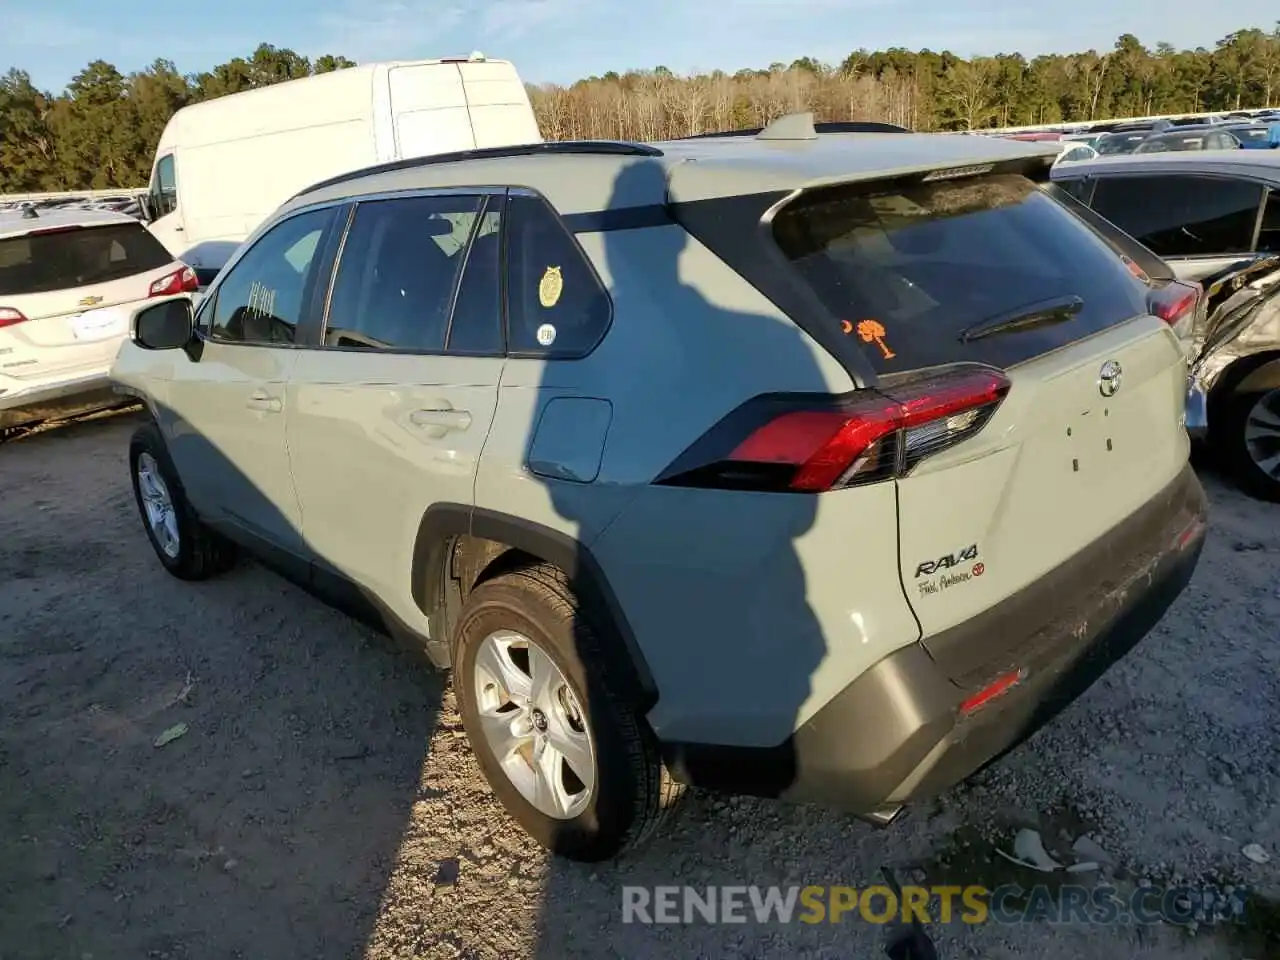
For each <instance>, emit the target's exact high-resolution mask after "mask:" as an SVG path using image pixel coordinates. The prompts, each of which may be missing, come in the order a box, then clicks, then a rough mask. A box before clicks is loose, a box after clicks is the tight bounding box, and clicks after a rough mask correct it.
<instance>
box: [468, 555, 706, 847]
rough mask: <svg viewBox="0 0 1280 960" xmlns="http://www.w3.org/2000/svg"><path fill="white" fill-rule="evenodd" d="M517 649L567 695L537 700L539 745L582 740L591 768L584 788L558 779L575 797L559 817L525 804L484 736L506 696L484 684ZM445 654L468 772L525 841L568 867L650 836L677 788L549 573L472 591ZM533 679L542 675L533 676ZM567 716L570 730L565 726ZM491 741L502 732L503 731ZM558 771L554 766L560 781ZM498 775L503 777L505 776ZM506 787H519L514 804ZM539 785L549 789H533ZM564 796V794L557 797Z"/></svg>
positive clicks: (525, 770)
mask: <svg viewBox="0 0 1280 960" xmlns="http://www.w3.org/2000/svg"><path fill="white" fill-rule="evenodd" d="M513 637H514V638H516V639H514V640H513V639H511V638H513ZM495 638H501V639H495ZM521 640H524V641H527V643H528V645H529V646H528V647H526V648H523V649H525V650H526V663H527V664H529V665H532V664H533V663H534V662H535V661H534V656H535V654H534V651H533V648H534V647H536V649H537V650H538V651H541V653H543V654H545V655H546V657H547V658H548V659H549V660H550V662H551V664H552V665H554V667H555V670H556V671H557V672H558V675H557V677H556V683H560V684H562V685H563V687H564V688H567V690H568V694H565V695H563V696H562V697H559V698H557V697H553V696H549V697H547V698H544V700H545V701H546V702H548V703H550V704H552V706H549V707H548V709H547V713H546V714H545V715H544V723H547V722H548V721H546V720H545V717H548V716H549V717H551V719H550V721H549V726H546V725H544V726H543V728H542V729H543V730H545V731H547V732H546V733H545V735H544V736H545V737H546V738H547V742H548V743H551V744H555V743H557V742H559V743H564V742H566V740H565V732H566V731H570V732H573V734H574V739H575V741H576V742H577V744H578V746H579V747H580V746H581V742H582V736H581V735H579V734H577V733H576V731H578V730H579V729H580V730H581V731H582V734H585V738H586V740H587V741H589V743H588V746H589V749H590V751H591V755H592V759H593V761H594V762H593V768H594V770H593V774H594V775H593V777H592V780H593V782H592V783H591V784H590V785H589V786H588V785H586V783H585V778H582V779H578V778H571V777H570V776H569V775H568V774H565V775H564V776H563V777H562V778H561V779H560V782H561V784H562V785H563V784H564V783H565V782H567V781H569V780H571V779H572V780H575V781H576V784H577V786H578V787H582V788H583V789H581V790H579V791H578V792H577V794H576V800H575V801H574V802H573V803H567V804H565V805H564V806H563V807H561V810H560V815H559V816H552V815H550V814H549V813H547V812H545V809H540V808H539V806H537V805H535V803H534V802H533V800H532V799H531V798H530V797H529V796H528V795H527V794H528V790H529V786H528V782H527V779H528V778H529V777H533V775H532V773H531V771H530V767H531V765H530V764H529V763H528V762H527V761H526V760H523V759H521V758H520V756H519V755H518V754H511V753H505V756H506V758H507V766H505V767H504V765H503V761H502V760H501V759H500V758H499V754H498V752H497V751H496V750H495V747H494V745H493V742H492V741H491V739H490V737H489V735H487V734H486V732H485V730H486V727H485V722H486V721H485V718H486V717H487V718H488V722H489V723H490V724H491V725H492V724H495V723H497V721H496V720H495V719H493V718H494V717H495V716H497V714H496V713H495V710H494V705H495V704H496V703H498V702H499V701H501V700H503V699H504V697H505V696H506V695H507V693H508V692H509V691H507V690H506V689H505V687H506V685H505V684H503V683H498V684H497V685H496V686H497V687H498V688H499V689H497V690H495V689H494V687H495V684H493V683H492V682H489V681H492V680H493V679H494V678H495V676H496V673H497V671H495V670H494V669H493V666H494V665H495V663H497V661H495V659H494V653H495V651H496V650H499V649H501V648H502V647H503V645H504V644H506V645H507V647H506V648H507V649H508V650H509V651H510V653H508V654H507V656H506V660H505V661H503V662H504V663H507V664H510V663H518V662H519V661H520V656H519V653H520V650H521V649H522V648H521V646H520V642H521ZM454 643H455V649H454V658H453V663H454V678H453V679H454V689H455V692H456V695H457V699H458V706H459V710H460V712H461V714H462V723H463V726H464V727H465V728H466V731H467V736H468V738H469V739H470V741H471V745H472V749H473V750H474V752H475V755H476V760H477V762H478V763H479V765H480V769H481V771H482V772H483V773H484V776H485V779H486V780H488V782H489V786H490V787H491V788H492V789H493V792H494V793H495V794H496V795H497V797H498V799H499V800H501V801H502V804H503V806H505V807H506V808H507V811H508V812H509V813H510V814H511V815H512V816H513V817H514V818H515V819H516V820H517V821H518V822H519V823H520V825H521V826H522V827H524V829H525V831H526V832H528V834H529V835H530V836H531V837H533V839H534V840H536V841H537V842H538V843H539V844H541V845H542V846H543V847H545V848H546V849H548V850H550V851H551V852H552V853H555V854H558V855H560V856H563V857H566V858H568V859H571V860H578V861H583V862H598V861H601V860H607V859H610V858H611V857H614V856H616V855H617V854H619V853H621V852H622V851H623V850H624V849H626V848H627V847H629V846H634V845H636V844H638V843H640V842H642V841H643V840H645V839H646V838H648V837H649V836H650V835H651V834H652V832H653V830H654V829H655V828H656V827H657V825H658V823H659V822H660V821H661V819H662V816H663V814H664V813H665V812H667V811H668V810H669V809H671V807H672V806H673V805H674V803H675V800H676V798H677V797H678V795H679V793H680V791H681V788H680V786H679V785H678V784H675V783H674V782H673V781H672V780H671V779H670V777H669V776H668V775H667V773H666V770H665V769H664V768H663V765H662V762H661V759H660V757H659V754H658V747H657V743H656V741H655V739H654V737H653V734H652V732H651V731H650V730H649V729H648V728H647V727H646V726H645V725H644V724H643V722H642V721H641V720H640V718H639V717H638V716H637V715H636V712H635V711H634V710H633V709H632V708H631V707H630V706H629V705H628V702H627V699H626V698H625V697H624V696H623V695H622V694H621V689H622V688H621V686H620V685H618V684H617V682H616V680H617V677H616V675H613V674H611V672H610V667H609V660H608V658H607V657H606V656H605V649H604V647H603V646H602V641H601V635H600V634H599V633H598V632H597V631H596V629H594V627H593V625H591V624H588V623H587V622H586V620H585V618H584V617H583V616H582V615H581V613H580V608H579V604H578V602H577V599H576V598H575V597H574V594H573V592H572V590H571V589H570V587H569V584H568V582H567V580H566V578H565V576H564V574H563V573H562V572H561V571H560V570H559V569H558V568H556V567H553V566H550V565H546V564H541V565H536V566H529V567H524V568H521V569H518V570H515V571H511V572H508V573H504V574H502V575H500V576H497V577H494V578H493V579H492V580H488V581H485V582H482V583H481V584H479V585H478V586H477V587H476V588H475V589H474V590H473V591H472V593H471V596H470V597H469V598H468V600H467V603H466V606H465V607H464V608H463V611H462V615H461V617H460V618H459V623H458V629H457V632H456V633H455V637H454ZM527 672H529V673H530V675H531V676H532V675H533V674H534V672H535V671H534V669H533V667H532V666H530V668H529V670H528V671H527ZM543 675H544V676H545V675H548V674H547V673H546V672H545V668H544V672H543ZM482 687H487V688H488V689H482ZM482 701H483V702H482ZM566 701H567V702H566ZM482 713H483V716H482ZM537 713H538V711H537V710H532V709H530V708H525V715H526V716H527V717H528V718H529V719H528V727H529V734H530V735H531V736H532V741H530V742H531V743H532V742H533V741H536V740H537V739H538V736H539V734H538V733H537V730H536V729H535V728H536V726H537V724H536V720H537ZM575 713H576V716H577V718H578V721H579V722H578V723H577V724H574V723H573V719H574V714H575ZM518 714H520V709H518V708H516V712H514V713H508V714H504V715H503V716H504V719H503V721H502V723H503V724H504V725H505V724H506V720H505V716H511V717H513V718H517V719H515V720H513V721H512V722H513V723H516V724H518V725H520V724H524V723H525V721H524V720H521V719H519V718H518V717H517V715H518ZM566 723H567V724H568V726H565V724H566ZM523 728H524V727H523V726H522V727H521V729H523ZM501 729H503V730H504V731H508V730H509V729H512V728H511V727H510V726H509V725H505V726H503V727H502V728H501ZM557 731H560V736H559V738H558V739H557ZM559 755H560V756H561V757H567V756H569V755H570V754H569V753H567V752H566V753H561V754H559ZM574 755H576V756H581V754H580V753H575V754H574ZM552 763H555V761H554V760H553V761H552ZM567 766H568V761H567V760H566V761H565V765H564V766H563V767H561V769H562V770H563V769H565V768H566V767H567ZM508 769H513V770H514V771H515V773H514V774H512V773H508ZM516 775H519V777H520V779H522V780H525V781H526V782H525V791H524V792H522V790H521V787H520V786H518V785H517V779H515V777H516ZM533 779H535V780H536V779H537V778H536V777H533ZM547 782H549V778H547V779H544V780H543V783H544V784H545V783H547ZM565 789H566V793H568V791H569V788H568V787H566V788H565ZM543 797H544V799H545V797H546V791H545V790H544V791H543ZM544 808H545V804H544Z"/></svg>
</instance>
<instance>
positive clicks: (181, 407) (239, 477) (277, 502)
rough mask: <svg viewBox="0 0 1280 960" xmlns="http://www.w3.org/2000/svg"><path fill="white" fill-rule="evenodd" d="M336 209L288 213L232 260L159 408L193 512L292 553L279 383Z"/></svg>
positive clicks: (296, 535) (295, 514) (291, 502)
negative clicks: (194, 348)
mask: <svg viewBox="0 0 1280 960" xmlns="http://www.w3.org/2000/svg"><path fill="white" fill-rule="evenodd" d="M335 214H336V211H335V210H334V209H333V208H323V209H317V210H309V211H304V212H302V213H298V214H295V215H294V216H292V217H289V218H288V219H286V220H284V221H282V222H281V223H279V224H277V225H276V226H275V227H273V228H271V229H270V230H269V231H267V232H266V233H265V234H263V235H262V237H260V238H259V239H258V240H257V241H256V242H255V243H254V244H253V246H252V247H251V248H249V250H248V251H246V252H245V253H244V254H243V256H242V257H241V258H240V259H239V260H238V261H237V262H236V263H235V264H234V265H232V266H231V268H230V269H229V270H228V272H227V273H226V275H225V276H223V277H222V278H221V280H220V282H219V283H218V284H217V286H216V287H214V288H213V289H212V290H211V291H210V293H209V295H208V296H207V297H206V298H205V300H204V302H203V303H202V304H201V308H200V312H199V315H198V317H197V335H198V337H199V340H200V344H199V351H198V353H194V354H193V355H194V356H195V357H196V359H192V358H191V356H188V355H186V354H178V360H177V361H176V365H175V369H174V375H173V381H172V383H171V384H170V392H169V399H170V404H171V406H172V409H171V410H169V411H166V412H165V414H163V418H164V419H165V420H166V422H165V424H164V427H165V429H166V432H167V435H168V444H169V451H170V454H171V456H172V457H173V460H174V463H175V464H176V465H177V468H178V472H179V475H180V476H181V478H182V482H183V486H184V487H185V488H186V491H187V495H188V497H189V498H190V499H191V502H192V504H193V505H194V506H195V508H196V510H197V511H199V513H200V514H201V515H202V516H204V517H205V518H206V519H208V520H210V521H213V522H222V523H226V524H230V525H232V526H234V527H235V528H236V531H237V532H238V533H240V534H241V535H243V536H246V537H248V538H251V539H252V540H254V541H255V542H256V545H257V546H259V547H276V548H281V549H283V550H284V551H286V552H287V554H290V555H293V556H296V557H306V556H307V550H306V546H305V540H304V539H303V536H302V532H301V528H302V523H301V513H300V511H299V508H298V498H297V494H296V492H295V490H294V485H293V477H292V475H291V473H290V468H289V456H288V453H287V451H286V449H285V420H286V417H287V416H288V413H289V411H288V409H287V406H286V397H285V382H286V380H287V379H288V377H289V373H290V371H291V370H292V368H293V364H294V361H295V360H296V358H297V351H296V349H295V347H296V344H295V339H296V336H297V330H298V325H299V322H300V321H301V319H302V318H303V316H304V315H305V314H306V313H307V311H308V309H309V306H308V305H309V304H310V301H311V297H312V295H313V293H314V287H315V279H316V273H317V272H318V271H317V269H316V268H317V265H318V261H319V260H320V259H321V258H320V256H319V251H320V250H322V249H323V240H324V238H325V237H326V235H327V232H328V230H329V228H330V225H331V224H332V223H333V221H334V218H335Z"/></svg>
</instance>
